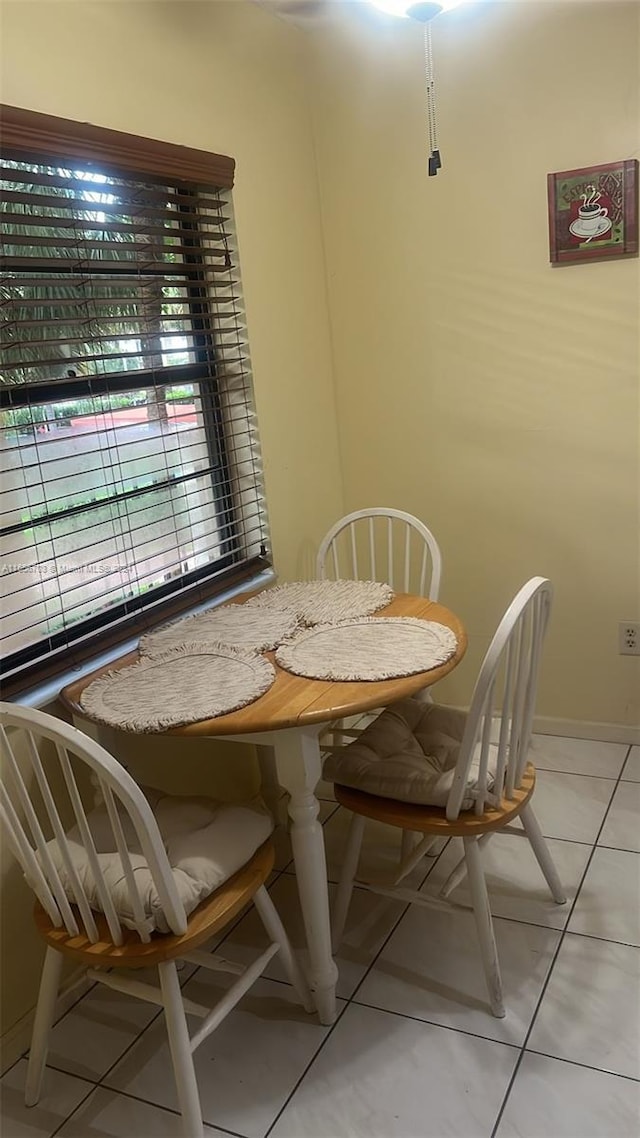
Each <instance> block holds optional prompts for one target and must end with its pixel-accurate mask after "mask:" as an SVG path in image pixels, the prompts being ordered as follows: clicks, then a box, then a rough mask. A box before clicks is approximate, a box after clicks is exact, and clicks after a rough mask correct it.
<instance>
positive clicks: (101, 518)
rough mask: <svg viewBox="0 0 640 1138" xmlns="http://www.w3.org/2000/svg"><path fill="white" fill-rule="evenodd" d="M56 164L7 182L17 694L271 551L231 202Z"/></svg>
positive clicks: (11, 657)
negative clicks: (62, 661)
mask: <svg viewBox="0 0 640 1138" xmlns="http://www.w3.org/2000/svg"><path fill="white" fill-rule="evenodd" d="M35 117H36V118H38V116H35ZM123 137H125V136H123ZM143 141H144V140H143ZM5 145H6V138H5ZM9 145H11V143H9ZM152 145H153V146H156V145H159V144H152ZM171 149H173V150H174V151H175V150H178V149H180V148H170V150H171ZM142 150H143V151H144V146H143V148H142ZM52 153H53V152H52V151H49V152H47V153H46V154H45V155H43V156H42V157H40V156H39V155H38V154H37V153H31V154H29V153H27V152H22V151H19V150H17V149H15V148H12V149H9V150H8V151H5V153H4V155H3V159H2V163H1V164H0V184H2V185H3V186H4V195H3V203H2V205H1V206H0V223H1V228H2V230H3V239H4V247H5V249H6V250H7V252H8V254H9V256H8V257H7V259H6V260H5V263H4V268H3V274H2V275H1V276H0V320H2V321H3V328H4V336H3V347H4V353H3V364H2V366H0V407H1V408H2V411H1V412H0V458H1V459H2V461H3V465H4V467H5V479H4V482H3V487H2V491H1V492H0V509H2V530H1V533H0V539H1V540H2V551H3V552H2V556H3V558H4V559H6V560H5V561H4V567H3V573H2V577H1V578H0V601H1V602H2V604H3V607H4V611H5V612H6V614H7V615H6V618H5V620H4V621H3V628H2V635H1V637H0V647H1V648H2V649H3V651H4V653H5V655H6V657H7V660H8V673H9V676H10V677H14V676H15V675H18V674H20V673H21V671H22V670H23V669H25V668H26V669H27V671H28V670H29V669H30V668H31V669H32V668H33V666H34V664H35V665H38V666H41V665H42V666H44V658H45V657H46V656H47V655H50V656H51V659H55V658H57V653H58V652H59V651H60V650H61V647H62V646H66V647H67V648H69V649H70V650H71V649H73V647H74V645H82V644H85V642H86V640H87V637H89V636H91V634H92V633H93V634H95V635H98V634H99V635H103V636H105V635H107V634H109V635H111V633H109V632H108V630H109V629H116V628H120V627H122V628H123V629H124V628H126V627H128V625H130V624H131V622H132V621H133V622H134V623H136V624H138V625H139V624H140V622H141V621H144V619H145V618H144V612H145V610H146V609H148V610H150V611H154V612H155V611H156V609H157V605H158V603H159V602H160V600H161V599H162V604H163V605H164V604H170V605H171V608H172V611H175V605H176V604H177V603H179V602H178V599H177V598H178V597H182V598H184V601H183V603H186V601H187V599H188V598H190V597H192V596H193V590H194V588H196V587H197V588H200V587H205V585H206V582H211V587H212V588H218V587H220V586H219V584H218V582H220V581H221V580H222V578H223V576H226V575H228V573H229V572H231V570H232V568H233V567H234V566H237V567H238V569H239V570H242V566H246V571H247V572H249V571H250V567H251V568H253V567H254V566H256V564H257V563H260V562H261V561H262V563H264V558H266V556H267V549H268V536H267V519H266V509H265V504H264V496H263V489H262V474H261V462H260V454H259V449H258V443H257V433H256V423H255V413H254V410H253V396H252V382H251V366H250V360H249V354H248V350H247V341H246V324H245V320H244V312H243V305H242V292H241V287H240V283H239V276H238V271H237V268H236V267H235V266H236V265H237V248H236V241H235V234H234V230H233V209H232V203H231V200H230V196H229V193H228V190H226V189H225V188H224V187H223V185H222V183H218V184H217V185H216V183H215V181H214V182H212V181H210V180H207V179H206V178H203V177H201V176H197V177H195V178H194V179H193V180H192V181H190V180H189V178H188V176H187V177H184V176H180V177H179V178H177V180H175V181H173V182H172V180H171V177H170V176H169V175H170V174H171V173H172V171H171V169H169V170H167V171H162V170H161V169H159V168H158V164H157V161H156V160H157V154H156V158H155V159H154V161H153V162H152V163H151V167H150V169H149V174H148V175H147V174H145V173H143V172H141V170H140V168H137V169H136V170H135V172H132V173H131V174H128V173H127V170H129V169H131V167H130V166H128V165H127V163H125V170H124V171H123V169H122V168H118V165H117V163H116V162H115V159H114V158H113V155H111V154H109V155H107V156H106V158H105V160H104V162H103V163H98V162H94V161H92V162H91V163H90V164H87V162H86V161H85V160H84V159H83V158H82V157H80V156H78V157H77V156H76V155H75V154H73V155H70V154H69V152H68V151H65V152H64V153H63V154H61V155H60V156H59V157H56V158H52ZM193 153H194V154H195V153H197V152H193ZM40 154H41V155H42V154H43V152H42V151H40ZM169 157H170V158H171V155H169ZM206 157H207V156H205V158H206ZM214 157H215V156H214ZM173 158H175V154H174V155H173ZM190 161H191V159H190ZM192 161H193V162H196V159H195V158H193V159H192ZM154 162H156V164H155V165H154ZM205 165H206V163H205ZM188 168H189V169H191V170H193V169H195V167H194V166H193V165H192V166H191V167H188ZM234 571H235V570H234ZM198 582H202V586H200V585H198ZM156 619H159V618H156ZM100 630H104V631H103V632H101V631H100Z"/></svg>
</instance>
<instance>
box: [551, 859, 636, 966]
mask: <svg viewBox="0 0 640 1138" xmlns="http://www.w3.org/2000/svg"><path fill="white" fill-rule="evenodd" d="M638 897H640V854H636V853H628V852H627V851H626V850H610V849H606V848H602V847H600V846H598V847H597V848H596V850H595V852H594V855H593V859H592V861H591V865H590V866H589V869H588V871H587V875H586V877H585V879H584V884H583V886H582V889H581V890H580V895H579V897H578V900H577V902H576V906H575V909H574V910H573V915H572V917H571V920H570V921H569V924H568V925H567V928H568V929H569V931H570V932H573V933H586V934H587V935H588V936H597V937H602V938H603V939H604V940H618V941H622V942H623V943H624V944H635V945H640V906H639V905H638Z"/></svg>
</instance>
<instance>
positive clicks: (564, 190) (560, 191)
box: [547, 158, 638, 265]
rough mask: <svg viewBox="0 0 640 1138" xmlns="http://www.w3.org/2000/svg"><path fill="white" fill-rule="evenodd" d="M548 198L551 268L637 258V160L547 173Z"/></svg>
mask: <svg viewBox="0 0 640 1138" xmlns="http://www.w3.org/2000/svg"><path fill="white" fill-rule="evenodd" d="M547 198H548V206H549V260H550V261H551V263H552V264H555V265H559V264H565V263H569V264H577V263H579V262H581V261H585V262H587V261H601V260H608V259H610V258H612V257H632V256H637V254H638V160H637V158H632V159H629V160H628V161H623V162H607V163H605V164H604V165H601V166H584V167H582V168H580V169H577V170H561V171H559V172H558V173H555V174H547Z"/></svg>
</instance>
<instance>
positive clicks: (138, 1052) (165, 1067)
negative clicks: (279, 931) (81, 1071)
mask: <svg viewBox="0 0 640 1138" xmlns="http://www.w3.org/2000/svg"><path fill="white" fill-rule="evenodd" d="M225 986H228V983H227V982H226V978H225V979H223V978H222V977H221V975H220V974H219V973H218V974H216V973H210V972H209V973H207V972H204V971H203V970H202V969H201V970H200V971H199V972H198V973H197V974H196V976H195V977H194V978H193V980H190V981H189V983H188V984H187V986H186V988H185V993H186V995H187V996H189V997H190V998H191V999H193V1000H196V1001H197V1002H198V1003H203V1004H208V1005H213V1004H214V1003H215V1002H216V1000H217V999H218V998H219V996H220V995H221V994H222V992H223V990H224V987H225ZM199 1022H201V1021H198V1020H195V1021H191V1023H190V1028H191V1030H193V1028H194V1027H195V1026H197V1024H198V1023H199ZM328 1030H329V1029H328V1028H326V1027H322V1026H320V1024H319V1023H318V1020H317V1018H316V1017H315V1016H313V1015H308V1014H307V1013H306V1012H304V1011H303V1009H302V1008H301V1007H300V1006H299V1005H298V1004H297V1003H295V1001H294V996H293V990H292V989H291V988H289V987H288V986H287V985H286V984H278V983H276V982H275V981H273V980H259V981H258V983H257V984H255V985H254V987H253V988H252V989H251V991H250V992H249V993H248V994H247V995H246V996H245V997H244V998H243V1000H242V1001H241V1003H240V1005H239V1006H238V1007H237V1008H236V1009H234V1011H233V1012H231V1014H230V1015H229V1016H228V1017H227V1019H225V1020H224V1022H223V1023H222V1024H221V1026H220V1027H219V1028H218V1030H217V1031H215V1032H214V1033H213V1034H212V1035H210V1036H209V1038H208V1039H206V1040H205V1041H204V1043H202V1044H201V1045H200V1047H199V1048H198V1050H197V1051H196V1052H195V1055H194V1059H195V1068H196V1077H197V1080H198V1088H199V1091H200V1101H201V1104H202V1114H203V1118H204V1120H205V1122H207V1123H208V1124H209V1125H211V1126H220V1127H222V1128H223V1129H229V1130H234V1131H236V1132H238V1133H240V1134H245V1135H247V1136H248V1138H262V1136H263V1135H264V1134H265V1132H266V1130H267V1129H268V1127H269V1126H270V1125H271V1123H272V1122H273V1120H274V1118H275V1117H276V1115H277V1113H278V1111H279V1110H280V1109H281V1107H282V1105H283V1103H284V1102H285V1101H286V1098H287V1096H288V1095H289V1094H290V1093H291V1091H292V1089H293V1087H294V1086H295V1084H296V1082H297V1080H298V1079H299V1078H300V1076H301V1075H302V1073H303V1071H304V1069H305V1067H306V1066H307V1064H308V1063H309V1061H310V1060H311V1059H312V1057H313V1055H314V1054H315V1052H316V1050H317V1049H318V1047H319V1046H320V1044H321V1043H322V1041H323V1040H324V1038H325V1036H326V1034H327V1031H328ZM105 1082H106V1083H107V1084H108V1085H109V1086H110V1087H112V1088H114V1089H116V1090H117V1089H120V1090H124V1091H129V1092H130V1093H131V1094H134V1095H137V1096H138V1097H140V1098H143V1099H146V1100H147V1101H149V1102H153V1103H156V1104H157V1105H159V1106H165V1107H169V1108H170V1109H174V1110H175V1109H177V1096H176V1091H175V1083H174V1079H173V1070H172V1067H171V1061H170V1058H169V1050H168V1047H167V1043H166V1033H165V1028H164V1023H163V1022H161V1021H159V1022H158V1023H155V1024H152V1025H151V1027H150V1028H149V1030H148V1031H147V1032H145V1034H144V1035H143V1036H142V1037H141V1038H140V1039H139V1041H138V1042H137V1043H136V1044H135V1045H134V1046H133V1047H132V1049H131V1051H129V1052H128V1054H127V1055H125V1057H124V1059H123V1060H122V1061H121V1062H120V1063H119V1064H118V1066H117V1067H116V1068H115V1070H114V1071H113V1072H112V1073H111V1074H110V1075H108V1076H107V1078H106V1080H105Z"/></svg>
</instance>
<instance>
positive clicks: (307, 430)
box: [1, 0, 342, 1030]
mask: <svg viewBox="0 0 640 1138" xmlns="http://www.w3.org/2000/svg"><path fill="white" fill-rule="evenodd" d="M1 15H2V32H3V36H2V49H3V59H2V67H1V72H2V86H1V95H2V101H3V102H5V103H9V104H13V105H16V106H21V107H28V108H30V109H32V110H36V111H44V112H47V113H49V114H55V115H61V116H63V117H66V118H73V119H78V120H81V121H89V122H93V123H96V124H98V125H101V126H107V127H112V128H114V129H117V130H126V131H129V132H131V133H133V134H141V135H147V136H149V137H152V138H159V139H164V140H166V141H169V142H178V143H182V144H184V145H187V146H194V147H199V148H201V149H204V150H212V151H217V152H220V153H223V154H230V155H232V156H233V157H234V158H235V159H236V162H237V170H236V187H235V191H234V202H235V212H236V222H237V228H238V239H239V245H240V255H241V264H242V274H243V283H244V292H245V300H246V307H247V318H248V327H249V337H250V343H251V352H252V360H253V368H254V379H255V389H256V401H257V407H258V416H259V421H260V434H261V439H262V447H263V455H264V462H265V474H266V487H267V497H268V503H269V513H270V522H271V530H272V538H273V547H274V557H275V563H276V567H277V569H278V571H279V573H280V574H281V575H282V576H283V577H285V578H287V577H288V578H295V577H297V576H300V575H302V574H303V573H307V572H308V570H309V569H310V565H311V556H312V553H313V551H314V550H315V547H316V545H317V542H318V540H319V538H320V537H321V536H322V534H323V533H324V531H325V530H326V529H327V528H328V526H329V524H330V523H331V522H332V521H333V520H334V519H335V518H336V517H339V516H340V514H341V513H342V491H341V484H340V474H339V464H338V457H337V453H338V452H337V433H336V415H335V406H334V393H333V384H332V373H331V354H330V338H329V325H328V317H327V306H326V295H325V273H324V262H323V244H322V233H321V228H320V215H319V209H318V197H317V178H316V169H315V159H314V151H313V142H312V136H311V130H310V112H309V107H308V101H307V96H306V89H305V83H304V79H305V75H304V67H303V61H302V58H301V53H300V44H301V34H300V32H299V31H298V30H297V29H295V28H292V27H290V26H288V25H287V24H284V23H283V22H282V21H280V20H276V19H274V18H273V17H272V16H271V15H270V14H268V13H265V11H264V10H262V9H260V8H259V7H257V6H255V5H253V4H248V3H241V2H237V3H233V4H231V3H199V2H195V3H190V2H189V0H180V2H179V3H175V4H165V3H156V2H154V3H147V2H144V0H143V2H141V3H138V2H136V0H127V2H126V3H117V2H110V0H107V2H105V3H102V4H92V3H88V2H82V3H76V2H71V3H66V2H64V0H51V2H49V3H37V2H34V0H30V2H28V3H25V2H24V0H17V2H15V0H9V2H7V0H5V2H3V3H2V5H1ZM114 750H115V751H116V753H117V754H119V755H120V756H121V757H123V758H125V759H126V760H127V761H130V762H131V763H132V764H133V767H134V769H135V771H136V773H137V774H138V776H139V777H140V778H141V779H142V780H144V779H148V780H149V781H150V782H153V783H154V784H155V785H158V786H163V787H165V788H166V789H168V790H182V791H183V792H192V793H205V792H206V791H208V792H209V793H215V794H218V795H220V796H221V797H225V798H229V797H237V796H238V795H243V794H246V793H250V792H252V790H253V789H254V788H255V787H256V783H257V780H256V773H255V768H254V763H253V753H252V749H251V748H249V747H246V748H242V747H238V746H233V745H231V744H228V745H227V746H226V748H225V747H224V745H221V744H217V745H216V744H215V743H209V742H207V741H197V740H196V741H189V742H183V743H182V744H181V747H180V750H179V751H178V750H177V749H176V745H175V742H174V743H172V742H171V741H170V740H165V739H160V740H155V741H153V742H152V743H149V744H147V745H144V746H141V745H140V744H139V743H135V744H132V742H131V740H130V739H128V738H127V737H125V736H121V737H120V738H119V739H117V740H116V741H115V744H114ZM2 875H3V885H2V890H3V894H2V899H3V914H4V916H3V921H2V930H3V934H4V968H3V988H4V990H3V998H2V1023H3V1030H6V1029H7V1028H9V1027H10V1026H11V1024H12V1023H14V1022H15V1021H16V1020H17V1019H18V1018H19V1017H20V1016H21V1015H23V1014H24V1013H25V1012H26V1011H27V1010H28V1009H29V1008H30V1007H31V1005H32V1004H33V1002H34V999H35V985H36V983H37V976H38V968H39V960H40V948H39V944H38V941H37V938H36V937H35V934H34V933H33V932H32V928H31V913H30V910H31V897H30V893H29V891H28V890H27V889H26V887H25V885H24V883H23V882H22V879H21V875H20V873H19V871H18V870H17V867H16V866H15V863H14V862H13V859H12V858H11V857H10V856H9V855H6V856H4V857H3V859H2ZM23 942H24V944H25V945H27V948H26V949H25V948H24V947H23ZM16 945H17V946H18V948H17V949H16Z"/></svg>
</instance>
